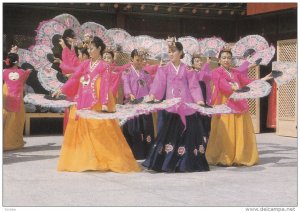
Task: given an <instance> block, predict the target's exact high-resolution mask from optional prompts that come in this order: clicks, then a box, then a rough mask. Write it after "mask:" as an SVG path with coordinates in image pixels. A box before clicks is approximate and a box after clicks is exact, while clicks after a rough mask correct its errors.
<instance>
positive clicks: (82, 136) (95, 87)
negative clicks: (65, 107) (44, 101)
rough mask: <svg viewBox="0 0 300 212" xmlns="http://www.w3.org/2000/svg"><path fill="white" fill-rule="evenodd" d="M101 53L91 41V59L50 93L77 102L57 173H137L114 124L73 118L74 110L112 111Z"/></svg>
mask: <svg viewBox="0 0 300 212" xmlns="http://www.w3.org/2000/svg"><path fill="white" fill-rule="evenodd" d="M104 49H105V44H104V43H103V41H102V40H101V39H100V38H98V37H94V38H93V41H92V43H91V46H90V48H89V53H90V56H91V59H90V60H86V61H84V62H83V63H82V64H81V65H80V67H78V69H77V71H76V72H75V73H74V75H73V76H72V78H70V79H69V80H68V81H67V83H66V84H65V85H64V86H63V87H62V89H59V90H58V91H56V92H55V93H54V96H57V95H59V94H60V93H61V92H63V93H65V94H66V95H68V96H74V101H76V102H77V105H76V106H73V107H72V108H71V110H70V115H69V122H68V125H67V128H66V131H65V135H64V142H63V144H62V149H61V153H60V158H59V162H58V170H59V171H74V172H81V171H86V170H99V171H114V172H119V173H126V172H137V171H140V167H139V165H138V164H137V162H136V160H135V159H134V157H133V155H132V152H131V150H130V148H129V146H128V144H127V142H126V140H125V138H124V136H123V134H122V131H121V128H120V126H119V124H118V122H117V121H116V120H97V119H86V118H81V117H78V116H76V110H77V109H91V110H96V111H102V110H108V111H110V112H111V111H114V110H115V102H114V98H113V95H112V93H111V91H110V89H109V77H110V76H109V74H110V70H109V69H110V67H109V65H108V64H106V63H105V62H104V61H103V60H101V54H102V53H103V51H104Z"/></svg>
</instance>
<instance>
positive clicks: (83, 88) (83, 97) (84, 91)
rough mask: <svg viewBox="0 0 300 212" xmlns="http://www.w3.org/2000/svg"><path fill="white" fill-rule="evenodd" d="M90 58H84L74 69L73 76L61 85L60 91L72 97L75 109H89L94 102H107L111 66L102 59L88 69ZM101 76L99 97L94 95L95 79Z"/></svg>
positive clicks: (104, 103) (103, 103)
mask: <svg viewBox="0 0 300 212" xmlns="http://www.w3.org/2000/svg"><path fill="white" fill-rule="evenodd" d="M90 62H91V60H85V61H84V62H82V63H81V64H80V66H79V67H77V68H76V70H75V71H74V74H73V76H72V77H71V78H70V79H69V80H68V81H67V82H66V83H65V84H64V85H63V87H62V92H63V93H64V94H65V95H67V96H68V97H70V98H73V97H74V101H75V102H77V109H90V108H91V107H93V106H94V105H95V104H96V103H98V102H100V103H101V104H102V105H106V104H107V103H108V92H109V84H110V74H111V71H110V69H111V67H110V66H109V64H107V63H105V62H104V61H103V60H101V61H100V62H99V64H98V65H97V66H96V67H95V68H94V69H93V70H90ZM99 77H102V79H101V85H100V99H98V97H97V95H96V84H95V83H96V80H97V79H98V78H99Z"/></svg>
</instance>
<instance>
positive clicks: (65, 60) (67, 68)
mask: <svg viewBox="0 0 300 212" xmlns="http://www.w3.org/2000/svg"><path fill="white" fill-rule="evenodd" d="M80 64H81V62H80V60H79V59H78V57H77V55H76V53H75V50H74V49H72V50H71V49H69V48H68V47H65V48H63V51H62V62H61V63H60V65H59V67H60V69H61V70H62V73H63V74H64V75H66V74H73V73H74V71H75V70H76V67H78V66H79V65H80Z"/></svg>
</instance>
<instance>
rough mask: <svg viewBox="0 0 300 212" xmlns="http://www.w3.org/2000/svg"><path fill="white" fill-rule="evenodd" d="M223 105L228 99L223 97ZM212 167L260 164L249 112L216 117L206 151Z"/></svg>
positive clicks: (213, 119) (214, 117) (212, 122)
mask: <svg viewBox="0 0 300 212" xmlns="http://www.w3.org/2000/svg"><path fill="white" fill-rule="evenodd" d="M221 99H222V101H221V102H222V103H224V102H225V101H226V97H225V96H222V98H221ZM206 159H207V161H208V163H209V164H211V165H223V166H239V165H245V166H252V165H254V164H257V163H258V160H259V158H258V151H257V145H256V137H255V134H254V128H253V125H252V120H251V117H250V114H249V112H247V113H243V114H223V115H214V116H213V117H212V121H211V132H210V136H209V141H208V145H207V150H206Z"/></svg>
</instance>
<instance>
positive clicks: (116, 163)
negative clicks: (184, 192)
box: [3, 36, 271, 173]
mask: <svg viewBox="0 0 300 212" xmlns="http://www.w3.org/2000/svg"><path fill="white" fill-rule="evenodd" d="M87 41H88V42H85V44H84V45H83V46H82V47H80V48H74V40H73V39H71V38H70V39H68V40H67V41H64V40H63V39H61V40H60V45H61V47H62V49H63V50H62V57H61V58H55V60H54V63H58V64H59V66H60V68H61V70H62V73H63V74H64V75H66V76H67V77H68V80H67V82H66V83H65V84H64V85H63V86H62V87H61V88H59V89H57V91H55V92H54V93H53V94H52V95H53V97H58V96H60V95H61V94H64V95H66V96H67V98H68V100H70V101H74V102H76V105H73V106H71V107H70V108H67V109H66V110H65V122H64V124H65V126H64V128H65V131H64V141H63V143H62V147H61V152H60V157H59V162H58V170H59V171H76V172H80V171H86V170H100V171H113V172H119V173H127V172H138V171H140V170H141V167H140V165H139V164H138V163H137V160H144V161H143V162H142V166H144V167H146V168H147V169H150V170H154V171H157V172H194V171H208V170H209V164H211V165H222V166H235V165H236V166H239V165H245V166H252V165H254V164H256V163H258V159H259V157H258V151H257V145H256V138H255V134H254V130H253V125H252V121H251V117H250V114H249V112H248V109H249V108H248V105H247V100H246V99H243V100H234V99H230V98H229V96H230V95H231V94H232V93H233V92H234V91H235V90H237V89H239V88H241V87H243V86H245V85H247V84H249V83H250V82H251V79H249V78H248V76H247V70H248V68H250V67H253V66H255V64H254V65H253V64H249V63H247V64H246V65H245V64H244V65H243V66H241V67H239V68H237V69H236V68H233V67H232V53H231V51H230V50H229V49H223V50H221V52H220V53H219V56H218V62H219V67H217V68H215V69H214V70H211V69H210V59H209V58H205V61H204V60H203V59H204V58H203V56H202V55H200V54H195V55H193V58H192V61H191V62H192V67H190V66H188V65H186V64H184V63H183V62H181V59H182V58H183V57H184V51H183V50H184V49H183V45H182V44H181V43H180V42H175V40H174V39H172V38H169V39H168V48H169V49H168V54H169V61H168V62H167V63H166V64H163V63H160V64H158V65H148V64H147V62H146V57H145V55H146V52H145V51H144V50H141V49H133V51H132V52H131V62H130V63H128V64H125V65H122V66H117V65H116V63H115V61H114V58H115V54H116V52H114V51H113V50H112V49H110V48H106V45H105V44H104V42H103V40H102V39H101V38H99V37H97V36H95V37H89V39H87ZM66 42H67V43H66ZM18 60H19V58H18V55H17V53H16V52H15V53H14V52H13V51H12V52H10V53H9V54H8V58H7V59H6V65H7V68H6V69H4V72H3V80H4V85H3V95H4V111H3V118H4V143H3V144H4V150H13V149H19V148H22V147H23V146H24V141H23V135H22V134H23V126H24V119H25V112H24V105H23V87H24V83H25V82H26V79H27V77H28V75H29V74H30V70H26V71H24V70H22V69H20V68H19V67H18ZM268 79H271V76H270V75H267V76H266V77H264V78H262V80H268ZM119 86H123V91H124V98H125V103H126V104H138V103H139V102H140V100H141V98H144V97H146V96H147V99H148V100H149V101H151V100H163V99H172V98H179V97H180V98H181V101H183V102H185V103H197V104H199V105H201V106H207V105H211V106H213V105H218V104H227V105H228V106H229V107H231V108H232V109H233V110H234V111H235V113H234V114H219V115H212V117H210V116H206V115H203V114H200V113H198V112H195V111H194V110H193V109H191V108H189V107H187V106H185V105H184V104H182V105H181V106H179V107H178V106H176V107H171V108H169V109H167V110H162V111H159V112H158V113H157V120H156V119H154V120H153V117H154V116H153V115H152V114H149V115H140V116H139V117H137V118H134V119H131V120H128V121H127V122H126V124H125V125H124V126H123V127H120V126H119V122H118V120H114V119H104V120H99V119H92V118H83V117H80V116H78V115H77V114H76V110H81V109H89V110H94V111H97V112H104V111H106V112H114V111H116V107H115V105H116V99H117V98H118V88H119ZM154 129H156V130H154ZM154 131H156V133H155V132H154Z"/></svg>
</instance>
